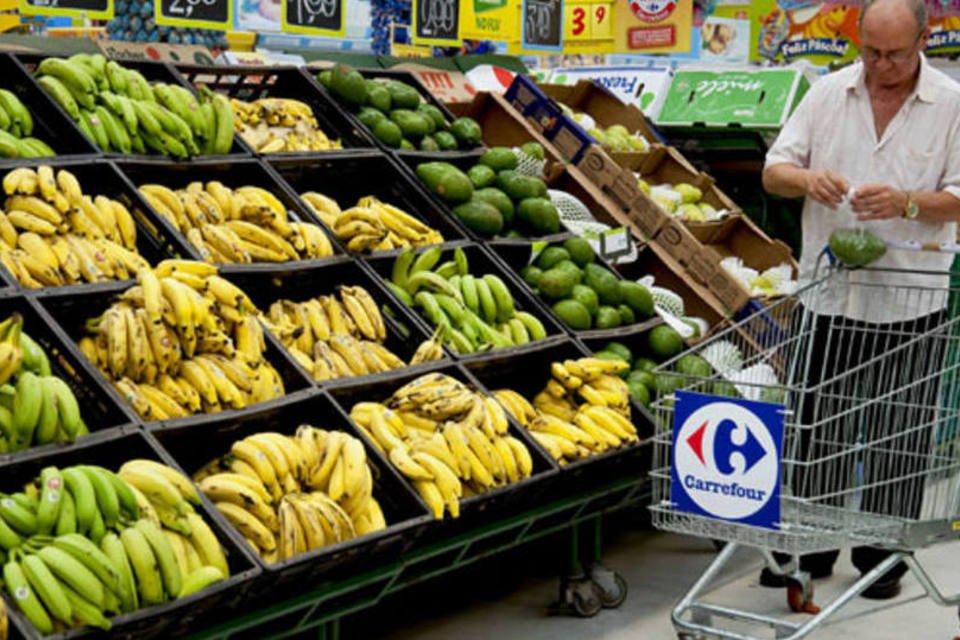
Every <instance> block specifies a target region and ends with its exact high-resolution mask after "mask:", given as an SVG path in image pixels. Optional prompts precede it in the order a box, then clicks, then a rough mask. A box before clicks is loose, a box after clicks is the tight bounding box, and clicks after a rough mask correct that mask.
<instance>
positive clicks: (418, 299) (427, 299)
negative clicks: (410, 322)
mask: <svg viewBox="0 0 960 640" xmlns="http://www.w3.org/2000/svg"><path fill="white" fill-rule="evenodd" d="M413 301H414V302H415V303H416V304H417V306H419V307H420V308H421V309H422V310H423V315H425V316H426V317H427V320H429V321H430V324H432V325H433V326H435V327H437V326H440V325H449V324H450V321H449V320H447V316H446V315H445V314H444V313H443V308H442V307H441V306H440V303H439V302H437V299H436V298H435V297H434V295H433V294H432V293H430V292H429V291H418V292H417V295H415V296H413Z"/></svg>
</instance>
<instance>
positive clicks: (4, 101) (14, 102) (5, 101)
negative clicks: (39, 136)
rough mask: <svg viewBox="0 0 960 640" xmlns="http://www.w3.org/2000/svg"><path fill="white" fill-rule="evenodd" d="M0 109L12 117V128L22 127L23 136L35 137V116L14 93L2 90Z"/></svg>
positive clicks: (0, 92)
mask: <svg viewBox="0 0 960 640" xmlns="http://www.w3.org/2000/svg"><path fill="white" fill-rule="evenodd" d="M0 107H3V110H4V111H6V112H7V115H9V116H10V122H11V126H13V125H17V126H19V127H20V134H21V136H29V135H33V116H31V115H30V111H29V110H28V109H27V107H26V106H24V104H23V103H22V102H21V101H20V98H18V97H17V96H16V95H15V94H14V93H13V92H12V91H9V90H7V89H0Z"/></svg>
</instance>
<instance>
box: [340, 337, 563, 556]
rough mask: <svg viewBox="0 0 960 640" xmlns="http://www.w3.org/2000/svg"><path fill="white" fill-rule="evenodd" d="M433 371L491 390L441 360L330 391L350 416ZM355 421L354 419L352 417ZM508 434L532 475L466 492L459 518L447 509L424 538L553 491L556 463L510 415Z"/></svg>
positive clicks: (483, 519) (476, 388)
mask: <svg viewBox="0 0 960 640" xmlns="http://www.w3.org/2000/svg"><path fill="white" fill-rule="evenodd" d="M494 353H496V352H494ZM430 374H440V375H443V376H448V377H450V378H453V379H454V380H456V381H458V382H460V383H462V384H465V385H466V386H467V387H470V388H471V389H473V390H474V391H475V392H478V393H484V394H486V392H487V389H485V388H484V387H483V386H482V385H481V384H479V383H478V381H477V380H476V379H475V378H474V377H473V376H471V375H470V374H469V373H467V372H466V371H465V370H464V369H463V368H462V367H461V366H459V365H450V364H442V363H437V364H436V365H435V366H434V367H433V368H432V369H430V370H429V372H428V373H427V374H424V373H410V372H403V371H401V372H398V374H397V375H395V376H392V377H391V378H389V379H383V380H380V381H377V382H376V383H373V384H364V383H362V382H359V383H357V384H354V385H345V386H342V387H336V388H333V389H330V390H329V391H328V393H329V394H330V396H331V397H332V398H333V400H334V402H335V403H336V404H337V406H338V407H339V408H340V410H341V411H342V412H343V413H344V415H346V416H349V415H350V413H351V409H352V408H353V407H354V405H356V404H357V403H361V402H366V403H371V402H379V403H383V402H387V400H388V399H389V398H390V396H391V395H392V394H393V393H394V392H395V391H397V390H398V389H400V388H401V387H403V386H404V385H406V384H408V383H410V382H412V381H414V380H416V379H417V378H419V377H421V376H424V375H430ZM351 422H353V419H352V418H351ZM358 430H361V429H358ZM361 431H362V430H361ZM506 435H508V436H510V437H513V438H515V439H516V440H519V441H520V442H521V443H522V444H523V445H524V446H525V447H526V449H527V451H528V452H529V455H530V458H531V462H532V473H531V475H530V476H529V477H526V478H523V479H521V480H519V481H517V482H513V483H507V484H500V485H498V486H495V487H491V488H490V489H489V490H488V491H485V492H482V493H478V494H476V495H467V494H464V495H463V496H462V497H461V498H460V500H459V503H460V516H459V518H451V517H450V514H449V512H447V513H446V514H445V515H444V518H443V520H442V521H441V522H439V523H436V524H434V525H433V526H430V527H428V528H426V529H425V530H424V532H423V537H422V540H424V541H425V540H433V539H438V538H445V537H448V536H450V535H451V534H452V533H454V532H457V531H463V530H466V529H468V528H471V527H475V526H478V525H481V524H483V523H487V522H489V521H490V520H491V519H492V518H495V517H497V516H500V515H506V514H509V513H510V512H511V511H512V510H513V509H515V508H518V507H520V506H521V505H530V504H534V503H535V502H536V501H537V500H538V499H539V497H540V496H541V495H543V492H544V491H547V490H549V487H550V486H551V485H552V484H553V482H554V481H555V479H556V478H555V474H556V465H555V464H554V463H553V462H552V461H551V460H550V458H549V456H548V455H547V454H546V452H545V451H543V449H542V448H541V447H540V445H539V444H537V443H536V441H534V440H533V439H532V438H531V437H530V436H529V434H527V433H526V432H525V430H524V429H522V428H520V427H519V426H518V425H517V424H516V423H515V421H513V420H512V419H510V418H508V431H507V434H506ZM363 438H364V439H365V440H366V442H367V444H368V445H371V446H378V445H374V443H373V441H372V440H371V438H370V437H369V436H368V435H367V433H363ZM405 481H406V482H409V479H405Z"/></svg>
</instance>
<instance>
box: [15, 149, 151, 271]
mask: <svg viewBox="0 0 960 640" xmlns="http://www.w3.org/2000/svg"><path fill="white" fill-rule="evenodd" d="M3 191H4V193H5V194H6V195H7V199H6V201H5V202H4V207H3V208H4V210H3V211H0V262H2V263H3V265H4V266H5V267H6V268H7V270H8V271H10V273H11V274H12V275H13V276H14V277H16V278H17V280H18V281H19V282H20V284H22V285H24V286H25V287H29V288H39V287H44V286H51V287H52V286H61V285H70V284H76V283H79V282H101V281H105V280H125V279H127V278H129V277H131V276H132V274H134V273H136V272H137V271H138V270H140V269H141V268H143V267H147V266H149V265H148V264H147V261H146V260H144V258H143V256H141V255H140V254H139V253H138V251H137V226H136V223H135V222H134V219H133V216H132V215H131V214H130V211H129V210H128V209H127V207H126V206H125V205H124V204H123V203H121V202H119V201H117V200H113V199H111V198H107V197H106V196H96V197H91V196H89V195H84V194H83V191H81V189H80V183H79V181H78V180H77V178H76V176H74V175H73V174H72V173H71V172H70V171H68V170H66V169H60V170H59V171H56V172H54V169H53V168H52V167H50V166H49V165H39V166H37V167H36V168H35V169H34V168H31V167H19V168H17V169H13V170H11V171H10V172H8V173H7V174H6V175H5V176H4V177H3Z"/></svg>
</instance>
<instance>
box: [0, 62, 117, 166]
mask: <svg viewBox="0 0 960 640" xmlns="http://www.w3.org/2000/svg"><path fill="white" fill-rule="evenodd" d="M0 76H2V77H3V86H4V88H5V89H8V90H9V91H12V92H13V93H14V94H16V96H17V97H18V98H20V101H21V102H23V105H24V106H25V107H26V108H27V110H29V111H30V116H31V117H32V118H33V134H32V137H34V138H38V139H40V140H43V141H44V142H46V143H47V144H48V145H50V147H52V148H53V150H54V151H56V153H57V157H58V158H63V157H64V156H87V157H94V156H97V155H99V154H100V149H98V148H97V147H96V146H95V145H94V144H93V143H92V142H90V141H89V140H87V136H85V135H83V132H82V131H80V129H79V128H78V127H77V125H76V124H74V122H73V121H72V120H71V119H70V116H68V115H67V114H66V113H65V112H64V111H63V109H61V108H60V105H58V104H57V103H56V102H54V101H53V98H51V97H50V96H48V95H47V92H46V91H44V90H43V89H42V88H41V87H40V86H39V85H38V84H37V83H36V82H35V81H34V80H33V78H31V77H30V73H29V72H28V71H27V70H26V69H25V68H24V67H23V65H22V64H20V62H19V61H18V60H17V59H16V58H15V57H14V56H13V55H12V54H9V53H0ZM50 159H51V160H52V159H53V158H50ZM25 160H29V158H24V159H20V158H4V159H2V160H0V166H7V165H14V164H21V163H22V162H24V161H25Z"/></svg>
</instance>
